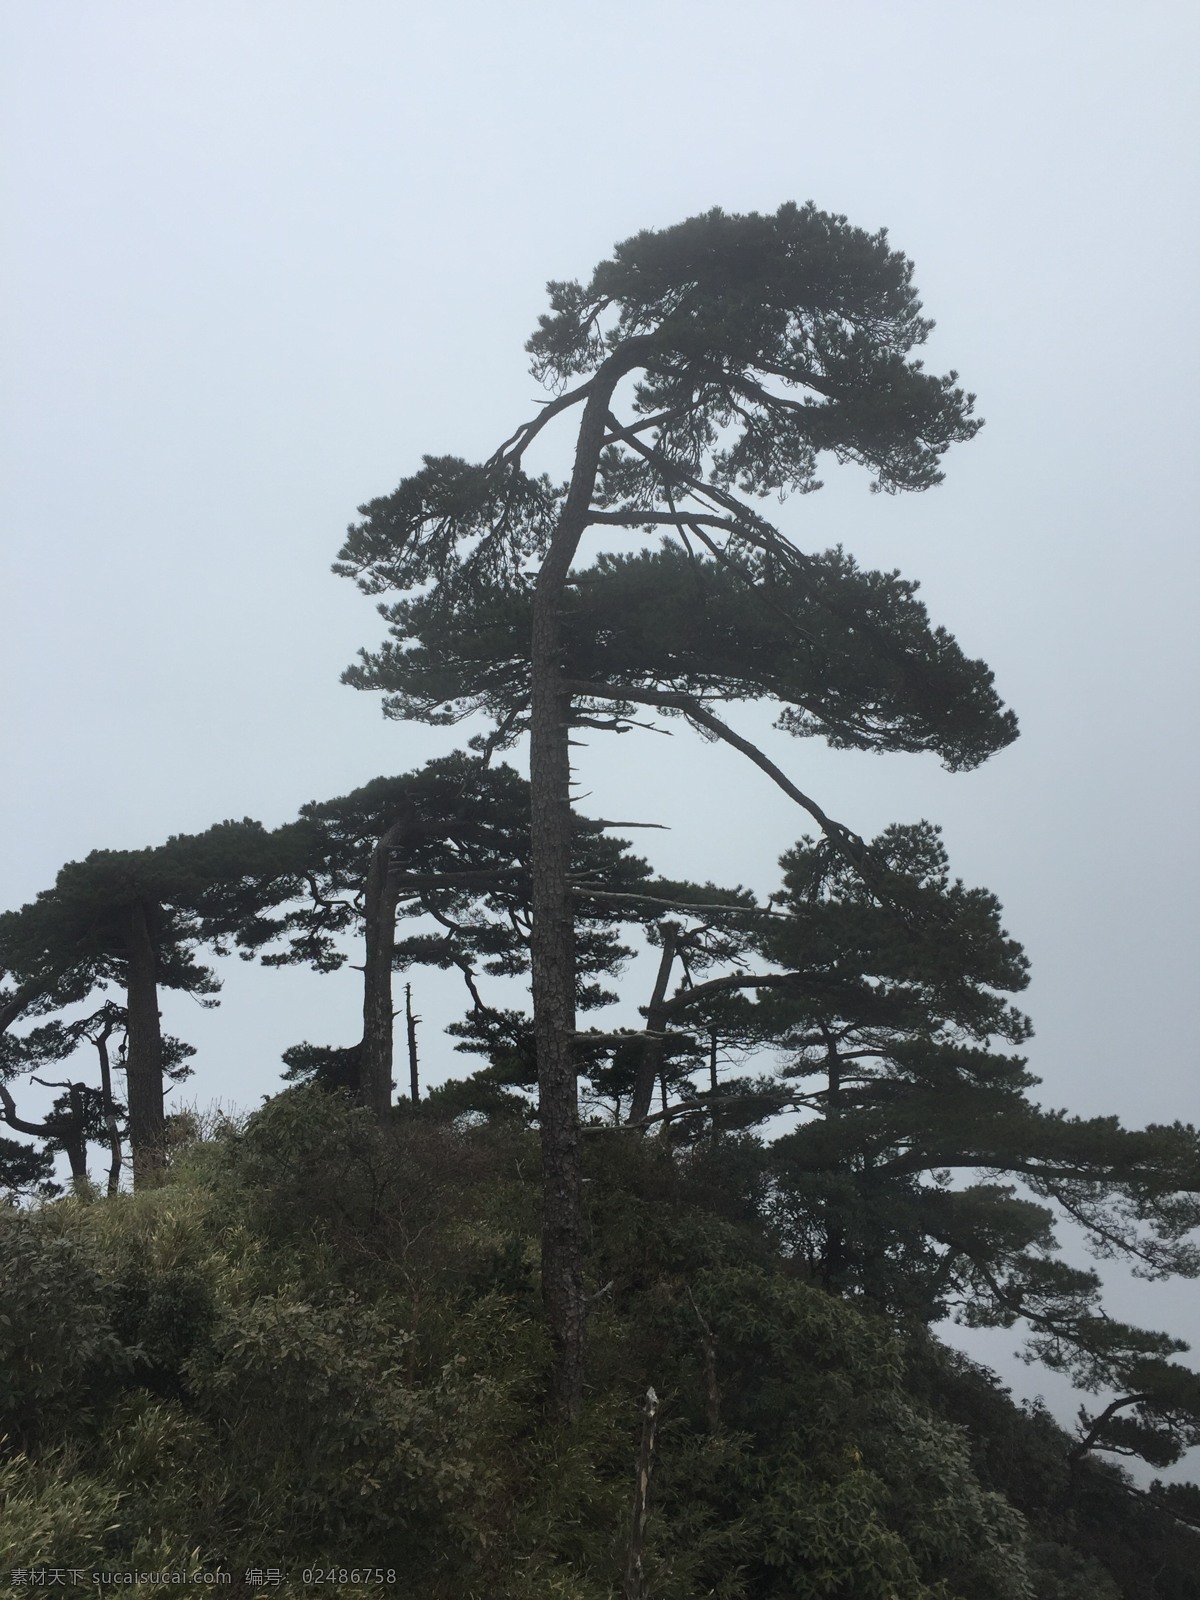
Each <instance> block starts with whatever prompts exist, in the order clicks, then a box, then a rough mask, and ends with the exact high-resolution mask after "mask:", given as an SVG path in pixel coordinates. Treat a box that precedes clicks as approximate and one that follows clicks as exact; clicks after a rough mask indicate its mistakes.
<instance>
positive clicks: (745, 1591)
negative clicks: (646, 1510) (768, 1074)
mask: <svg viewBox="0 0 1200 1600" xmlns="http://www.w3.org/2000/svg"><path fill="white" fill-rule="evenodd" d="M587 1143H588V1149H587V1157H588V1165H589V1181H588V1182H587V1184H586V1190H587V1196H588V1248H589V1260H588V1271H589V1275H590V1287H591V1292H592V1299H591V1302H590V1310H591V1321H590V1329H589V1380H590V1390H589V1396H588V1400H587V1405H586V1408H585V1412H584V1416H583V1419H582V1421H581V1423H580V1425H579V1426H578V1427H577V1428H576V1429H574V1430H573V1431H571V1432H569V1433H565V1432H563V1431H560V1430H559V1429H557V1428H555V1427H554V1426H552V1425H551V1424H550V1423H549V1422H548V1421H547V1419H546V1417H545V1415H544V1413H543V1410H542V1396H543V1393H544V1391H545V1386H546V1380H547V1373H548V1367H549V1360H550V1351H549V1348H548V1344H547V1341H546V1338H545V1335H544V1331H543V1327H542V1322H541V1312H540V1294H539V1290H538V1283H537V1263H538V1208H539V1194H538V1184H537V1175H538V1170H539V1160H538V1152H537V1146H536V1140H535V1138H534V1137H533V1136H532V1135H530V1134H529V1133H528V1132H527V1131H525V1130H524V1129H522V1128H520V1127H518V1126H516V1125H515V1124H514V1125H509V1124H505V1123H503V1122H492V1123H491V1124H489V1125H485V1126H477V1127H464V1126H463V1125H462V1124H461V1122H458V1123H454V1122H445V1121H441V1122H439V1121H437V1120H435V1119H434V1118H432V1117H430V1116H416V1115H412V1114H409V1115H407V1116H406V1115H403V1114H398V1115H397V1118H396V1120H394V1121H393V1122H392V1123H391V1124H389V1125H388V1126H386V1127H383V1128H380V1127H378V1126H377V1125H376V1124H374V1123H373V1122H372V1120H371V1119H370V1117H369V1116H368V1115H367V1114H366V1113H364V1112H362V1111H359V1110H355V1109H354V1108H353V1107H352V1106H351V1105H350V1104H349V1103H348V1102H346V1101H343V1100H342V1099H340V1098H338V1097H336V1096H334V1097H331V1096H327V1095H324V1094H322V1093H320V1092H319V1091H317V1090H316V1089H312V1088H305V1089H298V1090H290V1091H288V1092H287V1093H285V1094H282V1095H280V1096H279V1097H277V1098H276V1099H275V1100H273V1101H271V1102H270V1103H268V1104H267V1105H266V1106H265V1107H264V1108H263V1110H262V1111H260V1112H259V1113H258V1114H257V1115H256V1116H254V1117H252V1118H251V1119H250V1121H249V1122H248V1124H247V1125H246V1126H245V1127H244V1128H242V1129H234V1128H232V1127H227V1128H226V1129H224V1130H223V1131H221V1132H219V1133H218V1134H217V1135H216V1136H215V1137H213V1138H211V1139H207V1140H204V1141H201V1142H197V1143H196V1144H195V1145H193V1146H192V1147H191V1148H190V1149H188V1150H187V1151H185V1152H184V1153H183V1154H182V1155H181V1156H180V1157H178V1158H177V1160H176V1161H175V1163H174V1165H173V1167H172V1170H171V1172H170V1174H169V1176H168V1180H167V1181H166V1183H165V1184H164V1185H163V1186H162V1187H161V1188H159V1189H155V1190H150V1191H147V1192H143V1193H139V1194H137V1195H134V1196H122V1197H120V1198H117V1199H114V1200H111V1201H102V1200H94V1201H91V1202H83V1201H80V1200H78V1199H72V1200H64V1201H59V1202H56V1203H54V1204H50V1205H47V1206H45V1207H43V1208H42V1209H40V1210H36V1211H18V1210H15V1209H8V1210H4V1211H0V1248H2V1255H0V1413H2V1418H3V1420H2V1423H0V1431H2V1432H3V1433H4V1435H5V1438H4V1443H3V1447H2V1451H3V1453H2V1455H0V1506H2V1518H0V1571H2V1572H3V1574H4V1577H5V1579H6V1580H7V1578H8V1574H9V1569H13V1570H17V1569H30V1568H34V1569H43V1568H48V1569H59V1570H63V1569H66V1570H76V1571H78V1572H82V1573H87V1574H88V1575H89V1581H90V1574H91V1573H93V1572H100V1573H105V1572H107V1573H110V1574H112V1575H113V1578H114V1581H112V1582H111V1583H109V1584H104V1583H101V1584H100V1585H99V1588H100V1590H101V1591H102V1592H114V1593H115V1592H123V1593H137V1592H144V1593H150V1592H160V1590H159V1586H158V1585H151V1584H150V1583H149V1582H148V1581H146V1582H143V1583H140V1584H139V1583H136V1582H135V1583H133V1584H130V1583H121V1582H117V1581H115V1579H116V1575H117V1574H124V1573H128V1572H131V1571H132V1572H144V1573H151V1572H163V1571H194V1570H198V1569H203V1570H208V1571H210V1572H213V1571H216V1570H218V1569H221V1570H224V1571H227V1572H229V1573H230V1574H231V1575H232V1581H231V1583H230V1584H229V1585H228V1586H226V1587H225V1592H241V1591H242V1590H243V1589H245V1588H246V1574H247V1572H251V1573H253V1572H261V1571H265V1570H266V1569H270V1568H274V1569H278V1570H279V1571H280V1572H286V1573H287V1574H288V1580H287V1581H288V1584H289V1585H290V1587H291V1588H292V1589H293V1590H297V1591H298V1590H303V1589H305V1588H309V1589H310V1590H311V1592H313V1593H324V1594H330V1593H343V1594H352V1593H363V1594H367V1593H377V1592H383V1590H384V1588H385V1587H386V1588H387V1592H390V1593H393V1594H396V1595H399V1596H411V1597H413V1600H417V1597H421V1600H485V1597H486V1600H612V1597H614V1596H615V1595H617V1594H618V1593H619V1589H620V1573H621V1569H622V1565H623V1562H624V1557H625V1550H626V1545H627V1540H628V1537H629V1513H630V1503H631V1496H632V1489H633V1480H634V1467H635V1462H636V1457H637V1450H638V1442H639V1438H640V1432H641V1408H642V1399H643V1396H644V1394H645V1391H646V1389H647V1387H648V1386H649V1385H653V1386H654V1388H655V1390H656V1391H657V1393H658V1394H659V1396H660V1397H661V1399H662V1405H661V1411H660V1423H659V1429H658V1436H657V1444H656V1454H655V1459H654V1467H653V1476H652V1480H651V1489H650V1514H649V1520H648V1524H647V1530H646V1550H645V1571H646V1594H647V1596H648V1597H651V1600H685V1597H687V1600H691V1597H693V1596H716V1597H720V1600H785V1597H786V1600H818V1597H820V1600H952V1597H960V1600H1027V1597H1028V1600H1033V1597H1036V1600H1117V1597H1131V1600H1191V1597H1194V1596H1197V1595H1200V1582H1198V1580H1197V1577H1196V1573H1197V1572H1200V1538H1198V1537H1197V1536H1195V1535H1193V1534H1192V1533H1190V1532H1189V1531H1188V1530H1186V1529H1184V1528H1182V1527H1180V1526H1178V1525H1176V1524H1173V1523H1172V1522H1171V1521H1170V1519H1168V1518H1166V1517H1164V1516H1163V1514H1162V1513H1161V1512H1159V1511H1156V1510H1155V1509H1154V1508H1153V1507H1151V1506H1150V1505H1148V1504H1147V1503H1145V1502H1144V1501H1143V1500H1140V1499H1138V1498H1137V1497H1136V1496H1134V1495H1133V1494H1131V1492H1130V1490H1129V1487H1128V1485H1127V1484H1126V1482H1125V1481H1124V1480H1123V1478H1122V1477H1121V1475H1120V1474H1119V1473H1117V1472H1115V1471H1114V1470H1113V1469H1111V1468H1107V1467H1104V1466H1101V1465H1099V1464H1098V1463H1095V1462H1092V1461H1084V1462H1082V1463H1080V1464H1079V1465H1078V1466H1077V1467H1076V1469H1075V1470H1074V1471H1073V1472H1072V1471H1071V1470H1069V1468H1068V1465H1067V1454H1068V1450H1069V1445H1070V1441H1069V1440H1068V1439H1067V1437H1066V1436H1065V1435H1064V1434H1063V1433H1062V1432H1061V1431H1060V1430H1059V1429H1058V1428H1057V1427H1056V1426H1055V1424H1054V1423H1053V1422H1052V1421H1051V1419H1050V1418H1049V1417H1048V1416H1046V1415H1045V1414H1044V1413H1041V1412H1039V1411H1037V1410H1033V1411H1030V1410H1022V1409H1020V1408H1018V1407H1016V1406H1014V1405H1013V1404H1012V1403H1011V1402H1010V1400H1009V1399H1008V1398H1007V1396H1006V1394H1005V1392H1004V1391H1003V1390H1001V1389H1000V1388H999V1387H998V1386H997V1385H996V1384H995V1383H994V1382H993V1381H992V1380H990V1378H989V1377H988V1376H987V1375H986V1374H985V1373H983V1372H981V1371H980V1370H979V1369H976V1368H974V1367H972V1366H970V1365H969V1364H968V1363H966V1362H964V1361H963V1360H962V1359H961V1358H959V1357H956V1356H953V1355H951V1354H950V1353H949V1352H948V1351H946V1350H945V1349H944V1348H942V1347H941V1346H939V1345H938V1344H937V1343H936V1342H934V1341H933V1340H932V1339H930V1338H929V1336H928V1335H927V1334H925V1333H924V1331H923V1330H920V1329H905V1328H902V1327H897V1326H895V1325H889V1324H887V1323H885V1322H884V1321H882V1320H880V1319H877V1318H873V1317H871V1316H869V1315H867V1314H864V1313H863V1312H862V1311H860V1310H859V1309H857V1308H855V1307H854V1306H852V1305H850V1304H847V1303H845V1302H843V1301H841V1300H838V1299H835V1298H833V1297H832V1296H830V1295H828V1294H826V1293H824V1292H823V1291H822V1290H820V1289H819V1288H817V1287H815V1286H814V1285H812V1284H810V1283H808V1282H806V1281H805V1280H804V1278H803V1276H798V1275H797V1274H796V1272H795V1270H794V1269H793V1268H792V1267H791V1266H790V1264H789V1263H788V1262H787V1261H786V1259H784V1258H783V1257H781V1256H780V1254H779V1253H778V1250H777V1249H776V1247H775V1243H774V1241H773V1239H772V1235H771V1229H770V1226H769V1222H768V1220H767V1217H766V1212H765V1207H764V1204H763V1199H764V1197H763V1195H762V1193H761V1190H760V1187H759V1180H758V1178H757V1176H756V1174H757V1172H758V1170H759V1169H758V1165H757V1163H756V1162H755V1161H754V1160H753V1159H752V1154H753V1152H752V1147H751V1143H750V1141H739V1140H738V1139H736V1138H726V1139H721V1140H715V1141H712V1142H709V1143H706V1144H703V1145H701V1146H700V1147H697V1148H693V1149H691V1150H690V1151H687V1152H682V1151H672V1150H671V1149H670V1148H669V1147H668V1145H667V1144H666V1142H665V1141H663V1140H656V1139H642V1138H637V1137H635V1136H631V1135H627V1134H622V1133H615V1134H613V1133H601V1134H597V1135H595V1136H594V1137H591V1138H590V1139H589V1140H588V1141H587ZM314 1567H315V1568H319V1569H322V1570H328V1569H329V1568H331V1567H332V1568H346V1569H351V1570H353V1569H358V1570H359V1572H360V1581H359V1582H358V1583H355V1582H353V1581H351V1580H349V1579H347V1580H346V1581H341V1582H339V1581H336V1580H335V1581H333V1582H323V1583H320V1584H317V1583H312V1584H310V1585H306V1584H305V1583H304V1581H303V1577H302V1574H303V1572H304V1571H305V1570H306V1569H308V1568H314ZM375 1568H378V1569H383V1570H384V1572H385V1573H386V1572H388V1571H390V1572H392V1573H394V1582H393V1583H391V1584H390V1585H384V1584H380V1583H377V1582H375V1581H374V1580H373V1579H372V1578H371V1577H370V1576H369V1574H367V1573H366V1570H365V1569H375Z"/></svg>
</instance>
